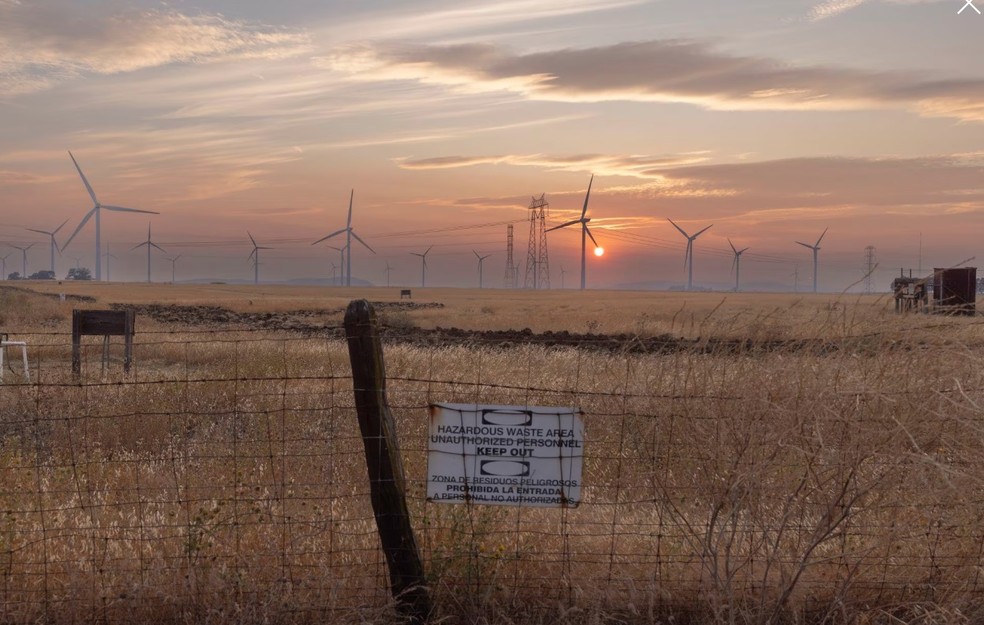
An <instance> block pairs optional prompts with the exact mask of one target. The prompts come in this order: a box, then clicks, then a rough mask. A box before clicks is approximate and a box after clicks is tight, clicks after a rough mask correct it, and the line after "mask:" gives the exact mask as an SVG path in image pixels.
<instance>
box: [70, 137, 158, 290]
mask: <svg viewBox="0 0 984 625" xmlns="http://www.w3.org/2000/svg"><path fill="white" fill-rule="evenodd" d="M68 155H69V157H71V159H72V162H73V163H75V169H77V170H78V172H79V176H81V177H82V184H84V185H85V190H86V191H88V192H89V197H91V198H92V203H93V207H92V210H90V211H89V212H88V213H86V214H85V217H83V218H82V221H81V222H79V225H78V227H77V228H76V229H75V232H73V233H72V236H70V237H68V240H67V241H65V245H63V246H61V249H65V248H66V247H68V245H69V243H71V242H72V239H74V238H75V235H77V234H78V233H79V231H80V230H82V227H83V226H85V224H86V223H88V221H89V218H91V217H92V216H93V215H95V216H96V280H102V249H101V247H100V244H101V240H100V237H101V236H102V232H101V228H100V224H99V214H100V211H101V209H104V208H105V209H106V210H108V211H115V212H120V213H146V214H149V215H159V214H160V213H157V212H155V211H145V210H138V209H136V208H124V207H122V206H110V205H108V204H102V203H100V202H99V200H98V198H96V192H95V191H93V190H92V185H90V184H89V181H88V180H87V179H86V177H85V174H83V173H82V168H81V167H79V164H78V162H77V161H76V160H75V157H74V156H72V153H71V152H69V153H68ZM148 251H149V250H148Z"/></svg>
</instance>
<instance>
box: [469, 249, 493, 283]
mask: <svg viewBox="0 0 984 625" xmlns="http://www.w3.org/2000/svg"><path fill="white" fill-rule="evenodd" d="M472 253H474V254H475V258H477V259H478V288H480V289H481V288H483V287H482V263H483V262H484V261H485V259H486V258H488V257H489V256H491V254H486V255H485V256H479V255H478V252H476V251H475V250H472Z"/></svg>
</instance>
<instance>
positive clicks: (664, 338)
mask: <svg viewBox="0 0 984 625" xmlns="http://www.w3.org/2000/svg"><path fill="white" fill-rule="evenodd" d="M373 306H374V307H375V308H376V309H377V311H378V310H382V311H386V310H413V309H419V308H440V307H443V304H434V303H431V304H414V303H410V302H374V303H373ZM111 307H112V308H113V309H114V310H123V309H133V310H135V311H136V312H137V314H138V315H145V316H147V317H150V318H152V319H154V320H155V321H157V322H160V323H165V324H180V325H190V326H211V327H219V326H221V327H223V328H225V329H230V330H235V329H243V330H275V331H286V332H303V333H310V334H324V335H328V336H333V337H336V338H338V339H343V338H344V337H345V334H344V332H343V330H342V329H341V327H340V326H341V321H342V316H343V315H344V312H345V311H344V310H343V309H341V308H336V309H303V310H292V311H285V312H237V311H234V310H229V309H228V308H222V307H220V306H181V305H175V304H145V305H130V304H112V305H111ZM380 335H381V337H382V338H383V340H384V341H386V342H388V343H401V344H410V345H418V346H421V347H434V346H453V345H468V344H472V345H479V346H483V347H495V348H502V349H509V348H513V347H516V346H519V345H529V344H535V345H541V346H543V347H548V348H577V349H590V350H594V351H601V352H607V353H629V354H664V353H673V352H680V351H692V352H698V353H753V352H770V351H780V350H791V351H797V352H802V351H804V350H809V351H813V352H815V353H826V352H828V351H831V350H836V349H837V348H838V347H837V345H835V344H832V343H828V342H824V341H810V340H796V341H787V340H775V341H751V340H746V339H716V338H704V339H686V338H679V337H674V336H670V335H668V334H663V335H660V336H636V335H631V334H591V333H588V334H580V333H576V332H568V331H566V330H562V331H559V332H551V331H548V332H533V331H532V330H530V329H529V328H525V329H523V330H466V329H462V328H442V327H438V328H434V329H427V328H417V327H414V326H412V325H411V326H408V325H406V324H403V323H401V324H399V325H387V323H386V317H385V315H383V316H381V327H380Z"/></svg>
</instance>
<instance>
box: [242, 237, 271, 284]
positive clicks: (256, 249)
mask: <svg viewBox="0 0 984 625" xmlns="http://www.w3.org/2000/svg"><path fill="white" fill-rule="evenodd" d="M246 234H249V230H247V231H246ZM249 240H250V241H252V242H253V251H252V252H250V253H249V260H252V261H253V284H259V283H260V250H272V249H273V248H272V247H263V246H260V245H257V244H256V239H254V238H253V235H252V234H249Z"/></svg>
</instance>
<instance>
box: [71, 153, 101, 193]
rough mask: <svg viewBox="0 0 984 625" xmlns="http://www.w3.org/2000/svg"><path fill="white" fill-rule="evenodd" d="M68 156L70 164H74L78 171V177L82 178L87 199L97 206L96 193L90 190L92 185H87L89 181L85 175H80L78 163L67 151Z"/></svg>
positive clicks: (80, 169)
mask: <svg viewBox="0 0 984 625" xmlns="http://www.w3.org/2000/svg"><path fill="white" fill-rule="evenodd" d="M68 156H69V158H71V159H72V162H73V163H75V169H77V170H78V172H79V176H81V177H82V184H84V185H85V190H86V191H88V192H89V197H91V198H92V203H93V204H95V205H96V206H99V200H97V199H96V192H95V191H93V190H92V185H90V184H89V181H88V180H87V179H86V177H85V174H83V173H82V168H81V167H79V163H78V161H76V160H75V157H74V156H72V151H71V150H69V151H68Z"/></svg>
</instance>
